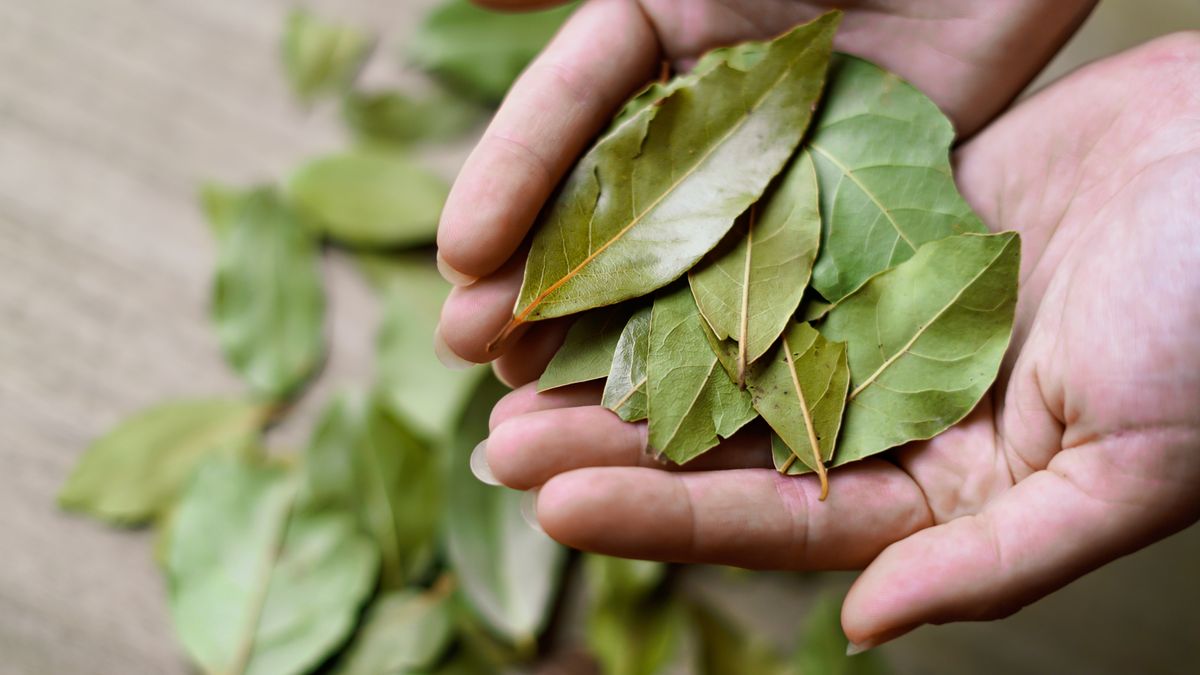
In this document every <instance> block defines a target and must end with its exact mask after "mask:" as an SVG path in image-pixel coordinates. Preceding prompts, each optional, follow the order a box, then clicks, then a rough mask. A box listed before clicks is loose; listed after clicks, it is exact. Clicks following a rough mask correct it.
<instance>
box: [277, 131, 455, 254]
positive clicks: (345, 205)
mask: <svg viewBox="0 0 1200 675" xmlns="http://www.w3.org/2000/svg"><path fill="white" fill-rule="evenodd" d="M287 192H288V198H289V199H291V200H292V202H293V203H294V204H295V207H296V210H297V211H299V212H300V213H301V214H303V215H304V216H305V218H306V219H307V220H308V221H309V223H310V224H311V225H312V226H313V227H316V228H317V229H318V230H319V231H320V232H321V233H323V234H325V235H326V236H328V237H329V238H330V239H333V240H334V241H338V242H341V243H343V244H348V245H351V246H361V247H385V246H386V247H412V246H424V245H427V244H431V243H433V241H434V239H435V238H436V236H437V222H438V216H439V215H440V214H441V212H442V203H443V202H445V201H446V194H447V192H448V188H447V186H446V183H445V181H443V180H442V179H441V178H438V177H437V176H435V175H434V174H433V173H431V172H429V171H428V170H426V169H424V168H423V167H421V166H420V165H418V164H417V163H416V162H414V161H413V160H412V159H410V158H408V157H406V156H405V155H402V154H397V153H394V152H386V151H383V150H381V149H366V148H363V149H358V150H350V151H347V152H343V153H340V154H335V155H329V156H326V157H321V158H319V159H315V160H312V161H310V162H308V163H307V164H305V165H303V166H301V167H300V168H299V169H297V170H296V172H295V173H293V174H292V176H291V179H290V180H289V181H288V185H287Z"/></svg>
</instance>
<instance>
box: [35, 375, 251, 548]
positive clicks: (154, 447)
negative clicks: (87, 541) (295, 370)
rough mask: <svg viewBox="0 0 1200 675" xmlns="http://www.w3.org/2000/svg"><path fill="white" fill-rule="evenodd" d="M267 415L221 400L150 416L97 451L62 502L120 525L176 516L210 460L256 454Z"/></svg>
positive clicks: (157, 409) (112, 435) (122, 427)
mask: <svg viewBox="0 0 1200 675" xmlns="http://www.w3.org/2000/svg"><path fill="white" fill-rule="evenodd" d="M269 414H270V406H267V405H263V404H261V403H255V402H253V401H246V400H237V399H218V398H212V399H188V400H179V401H171V402H168V403H162V404H159V405H156V406H154V407H151V408H147V409H146V410H143V411H141V412H139V413H137V414H136V415H134V416H132V417H130V418H128V419H126V420H125V421H123V422H121V424H119V425H118V426H117V427H116V428H115V429H113V430H112V431H110V432H108V433H107V434H105V435H104V436H101V437H100V438H99V439H97V440H96V441H95V442H93V443H92V445H91V447H89V448H88V450H87V452H86V453H85V454H84V455H83V457H82V458H80V460H79V463H78V464H76V465H75V468H74V469H73V470H72V471H71V475H70V477H68V478H67V482H66V485H64V486H63V489H62V492H60V493H59V495H58V502H59V504H60V505H61V506H62V507H63V508H66V509H70V510H72V511H80V512H83V513H87V514H90V515H92V516H95V517H97V518H101V519H103V520H106V521H108V522H111V523H115V524H122V525H132V524H139V523H144V522H147V521H149V520H151V519H154V518H156V517H158V516H161V515H163V514H164V513H165V512H166V511H168V510H169V509H170V507H171V505H172V504H173V503H174V502H175V499H176V497H178V495H179V492H180V490H182V489H183V486H184V485H185V484H186V482H187V480H188V479H189V478H191V475H192V472H193V471H194V470H195V468H196V466H197V465H198V464H199V463H200V462H202V461H203V460H204V459H205V458H207V457H210V456H213V455H220V454H224V455H239V454H247V453H252V452H253V451H254V448H255V447H256V441H257V439H258V435H259V432H260V430H261V428H262V426H263V425H264V424H265V423H266V420H267V417H268V416H269Z"/></svg>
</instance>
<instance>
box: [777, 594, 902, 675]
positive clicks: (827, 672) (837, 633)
mask: <svg viewBox="0 0 1200 675" xmlns="http://www.w3.org/2000/svg"><path fill="white" fill-rule="evenodd" d="M800 643H801V647H800V648H799V649H798V650H796V653H795V654H794V655H793V656H792V663H793V664H794V665H795V667H796V669H797V671H798V672H799V674H800V675H809V673H819V674H820V675H885V673H888V672H890V670H889V668H888V667H887V664H886V663H885V662H884V660H883V659H882V658H881V657H880V656H879V653H878V652H874V651H871V652H866V653H864V654H859V655H857V656H846V646H847V645H848V642H847V640H846V636H845V634H843V633H842V603H841V602H839V601H838V600H837V599H835V598H833V597H830V596H826V597H824V598H821V599H820V600H819V601H818V602H817V604H816V606H814V607H813V608H812V609H811V610H810V611H809V616H808V621H807V622H806V625H805V627H804V632H803V637H802V638H801V641H800Z"/></svg>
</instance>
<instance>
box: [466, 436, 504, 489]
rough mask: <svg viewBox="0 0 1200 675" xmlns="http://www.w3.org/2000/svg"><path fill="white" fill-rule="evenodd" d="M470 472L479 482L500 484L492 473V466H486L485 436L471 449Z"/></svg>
mask: <svg viewBox="0 0 1200 675" xmlns="http://www.w3.org/2000/svg"><path fill="white" fill-rule="evenodd" d="M471 473H473V474H475V477H476V478H478V479H479V482H480V483H486V484H487V485H499V484H500V481H498V480H496V476H495V475H493V474H492V467H490V466H488V461H487V439H486V438H485V439H483V440H482V441H479V444H478V445H476V446H475V449H474V450H472V451H471Z"/></svg>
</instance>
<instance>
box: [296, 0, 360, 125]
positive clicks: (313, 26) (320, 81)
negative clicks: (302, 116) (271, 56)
mask: <svg viewBox="0 0 1200 675" xmlns="http://www.w3.org/2000/svg"><path fill="white" fill-rule="evenodd" d="M371 43H372V40H371V38H370V37H368V36H367V35H366V34H364V33H362V32H361V31H358V30H357V29H355V28H353V27H351V26H344V25H339V24H334V23H330V22H327V21H325V20H323V19H321V18H319V17H317V16H316V15H314V14H313V13H312V12H309V11H308V10H306V9H302V8H298V9H294V10H292V12H291V14H289V15H288V19H287V26H286V27H285V29H284V34H283V45H282V46H283V66H284V72H285V73H286V75H287V78H288V83H289V84H291V86H292V91H293V92H295V94H296V96H297V98H299V99H300V100H302V101H305V102H307V101H311V100H312V99H314V98H316V97H317V96H319V95H321V94H326V93H337V92H339V91H341V90H343V89H346V88H348V87H349V86H350V85H351V84H352V83H353V81H354V78H355V77H357V76H358V71H359V70H360V69H361V68H362V65H363V62H364V61H366V59H367V56H368V55H369V54H370V53H371V46H372V45H371Z"/></svg>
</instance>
